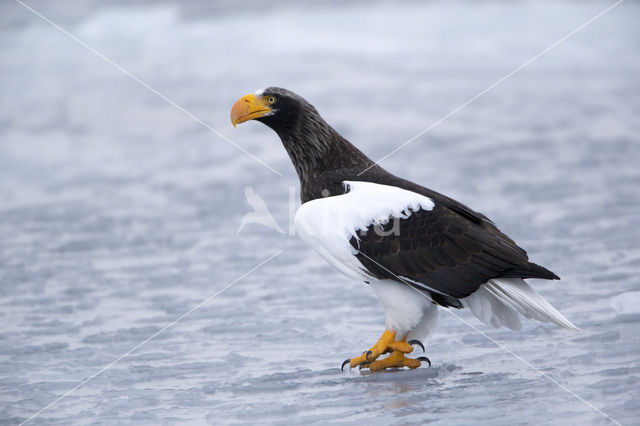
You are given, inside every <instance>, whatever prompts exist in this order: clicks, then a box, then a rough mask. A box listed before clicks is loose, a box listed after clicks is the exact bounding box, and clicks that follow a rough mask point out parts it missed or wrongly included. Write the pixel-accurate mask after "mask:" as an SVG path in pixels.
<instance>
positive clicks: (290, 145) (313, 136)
mask: <svg viewBox="0 0 640 426" xmlns="http://www.w3.org/2000/svg"><path fill="white" fill-rule="evenodd" d="M287 124H288V125H286V126H278V127H275V128H274V130H275V131H276V133H278V136H280V139H281V140H282V144H283V145H284V147H285V149H286V150H287V153H288V154H289V157H290V158H291V161H292V162H293V166H294V167H295V169H296V172H297V173H298V177H299V178H300V187H301V196H302V199H303V201H306V200H308V199H313V198H317V197H319V196H321V195H320V192H321V191H322V189H323V188H320V187H319V185H321V184H322V176H324V175H326V174H327V173H328V172H329V173H330V172H332V171H336V170H344V169H353V170H360V171H363V170H365V169H366V168H368V167H369V166H371V165H372V164H373V161H372V160H371V159H370V158H369V157H367V156H366V155H365V154H364V153H362V151H360V150H359V149H358V148H356V147H355V146H353V145H352V144H351V143H350V142H349V141H348V140H346V139H345V138H343V137H342V136H340V134H339V133H338V132H337V131H335V129H333V127H331V126H330V125H329V124H327V122H326V121H324V119H323V118H322V117H320V115H319V114H318V113H317V112H316V111H315V108H313V107H310V108H305V110H303V111H302V113H301V114H299V115H298V117H296V119H294V120H289V122H288V123H287ZM316 192H318V194H316Z"/></svg>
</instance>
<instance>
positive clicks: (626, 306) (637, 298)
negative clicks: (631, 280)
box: [611, 291, 640, 314]
mask: <svg viewBox="0 0 640 426" xmlns="http://www.w3.org/2000/svg"><path fill="white" fill-rule="evenodd" d="M611 306H613V309H615V310H616V311H618V312H619V313H621V314H640V291H630V292H628V293H622V294H619V295H617V296H614V297H612V298H611Z"/></svg>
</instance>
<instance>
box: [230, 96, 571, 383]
mask: <svg viewBox="0 0 640 426" xmlns="http://www.w3.org/2000/svg"><path fill="white" fill-rule="evenodd" d="M249 120H257V121H259V122H262V123H264V124H265V125H267V126H268V127H270V128H271V129H273V130H274V131H275V132H276V133H277V135H278V136H279V137H280V139H281V140H282V144H283V145H284V148H285V149H286V151H287V153H288V155H289V157H290V158H291V161H292V163H293V166H294V167H295V170H296V172H297V175H298V178H299V180H300V197H301V201H302V204H301V206H300V207H299V208H298V210H297V211H296V214H295V230H296V233H297V234H298V235H299V236H300V237H301V238H302V239H303V240H304V241H306V242H307V243H308V244H309V245H310V246H311V247H312V248H313V249H314V250H315V251H316V252H318V253H319V254H320V255H321V256H322V257H323V258H324V259H326V260H327V261H328V262H329V263H330V264H331V265H332V266H334V267H335V268H336V269H337V270H338V271H340V272H342V273H343V274H344V275H346V276H347V277H349V278H352V279H355V280H359V281H363V282H365V283H367V284H369V285H370V286H371V287H372V288H373V290H374V292H375V294H376V296H377V297H378V299H379V300H380V302H381V304H382V306H383V307H384V311H385V330H384V332H383V334H382V336H381V337H380V338H379V339H378V341H377V342H376V343H375V344H374V345H373V346H372V347H371V348H369V349H368V350H366V351H364V352H363V353H362V355H359V356H355V357H353V358H348V359H347V360H345V361H344V363H343V364H342V368H343V369H344V366H345V365H346V364H349V366H350V367H351V368H354V367H359V368H361V369H362V368H366V369H369V370H372V371H375V370H384V369H387V368H403V367H408V368H411V369H413V368H418V367H420V365H421V363H422V362H428V364H429V366H430V365H431V361H430V360H429V359H428V358H427V357H417V358H411V357H408V356H407V355H408V354H410V353H411V352H413V350H414V346H420V347H421V348H422V350H423V352H424V345H423V344H422V340H424V339H425V338H426V337H427V336H428V335H429V333H430V331H431V330H432V328H433V326H434V325H435V322H436V318H437V314H438V309H439V308H438V307H441V308H454V309H460V308H468V309H470V310H471V312H472V313H473V314H474V315H475V316H476V317H478V318H479V319H480V320H481V321H482V322H484V323H487V324H491V325H493V326H494V327H496V328H499V327H501V326H506V327H508V328H510V329H513V330H519V329H520V328H521V327H522V324H521V322H520V318H519V317H520V315H522V316H524V317H527V318H531V319H535V320H538V321H543V322H553V323H555V324H557V325H559V326H562V327H565V328H567V329H572V330H578V328H577V327H576V326H575V325H573V324H572V323H571V322H570V321H569V320H567V319H566V318H565V317H564V316H563V315H562V314H561V313H560V312H558V311H557V310H556V309H555V308H554V307H553V306H551V304H550V303H549V302H548V301H547V300H545V299H544V298H543V297H542V296H541V295H540V294H538V293H537V292H536V291H535V290H533V288H531V286H529V284H527V282H525V281H524V279H526V278H539V279H546V280H559V279H560V278H559V277H558V276H557V275H556V274H554V273H553V272H551V271H550V270H548V269H546V268H544V267H542V266H540V265H537V264H535V263H532V262H530V261H529V259H528V256H527V253H526V252H525V251H524V250H523V249H522V248H520V247H519V246H518V245H517V244H516V243H515V242H514V241H513V240H512V239H511V238H509V237H508V236H507V235H505V234H504V233H502V232H501V231H500V230H499V229H498V228H497V227H496V225H495V224H494V223H493V222H492V221H491V220H489V219H488V218H487V217H486V216H485V215H483V214H481V213H478V212H476V211H475V210H473V209H471V208H470V207H467V206H466V205H464V204H462V203H460V202H458V201H456V200H453V199H451V198H449V197H447V196H445V195H442V194H440V193H438V192H436V191H433V190H431V189H428V188H425V187H424V186H421V185H419V184H417V183H414V182H411V181H408V180H405V179H402V178H400V177H398V176H395V175H393V174H391V173H389V172H387V171H386V170H384V169H383V168H382V167H380V166H379V165H378V164H376V163H375V162H374V161H372V160H371V159H370V158H369V157H367V156H366V155H365V154H364V153H363V152H362V151H360V150H359V149H358V148H356V147H355V146H354V145H353V144H351V143H350V142H349V141H348V140H346V139H345V138H344V137H342V136H341V135H340V134H339V133H338V132H337V131H336V130H335V129H334V128H333V127H331V126H330V125H329V124H327V122H326V121H325V120H324V119H323V118H322V117H321V116H320V114H319V113H318V111H317V110H316V108H315V107H313V105H311V104H310V103H309V102H307V101H306V100H305V99H303V98H302V97H301V96H299V95H297V94H295V93H293V92H291V91H289V90H286V89H283V88H279V87H268V88H266V89H262V90H258V91H257V92H255V93H252V94H248V95H245V96H243V97H242V98H240V99H239V100H238V101H237V102H236V103H235V104H234V105H233V107H232V109H231V122H232V124H233V126H234V127H235V126H236V125H237V124H239V123H243V122H246V121H249ZM385 355H386V356H385Z"/></svg>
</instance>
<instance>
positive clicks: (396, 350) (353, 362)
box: [342, 330, 431, 370]
mask: <svg viewBox="0 0 640 426" xmlns="http://www.w3.org/2000/svg"><path fill="white" fill-rule="evenodd" d="M411 344H417V345H420V346H421V347H422V350H424V346H422V343H420V342H418V341H417V340H412V341H411V342H407V341H406V337H405V338H403V339H402V340H399V341H396V332H395V331H390V330H385V332H384V333H382V336H380V338H379V339H378V341H377V342H376V344H375V345H373V346H372V347H371V349H369V350H368V351H365V352H363V354H362V355H360V356H357V357H355V358H351V359H347V360H345V362H343V363H342V368H344V366H345V365H346V364H347V363H348V364H349V366H350V367H351V368H353V367H357V366H360V367H361V368H363V367H364V368H370V369H372V370H373V369H374V368H371V366H372V365H376V366H378V367H377V368H375V369H376V370H381V369H383V368H389V367H405V366H406V367H410V368H417V367H419V366H420V360H421V359H420V358H418V359H416V360H412V359H410V358H406V357H405V356H404V354H408V353H411V352H412V351H413V346H411ZM389 352H391V355H389V356H388V357H387V358H385V359H384V360H381V361H379V362H380V363H382V364H378V363H377V362H375V361H376V359H378V357H379V356H380V355H382V354H386V353H389ZM387 360H389V361H387ZM423 360H427V361H428V359H427V358H424V359H423ZM399 363H400V364H399ZM387 364H388V365H387ZM391 364H393V365H391ZM396 364H398V365H396ZM382 365H384V366H382ZM429 365H431V363H429Z"/></svg>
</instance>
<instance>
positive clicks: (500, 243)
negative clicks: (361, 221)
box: [350, 202, 557, 307]
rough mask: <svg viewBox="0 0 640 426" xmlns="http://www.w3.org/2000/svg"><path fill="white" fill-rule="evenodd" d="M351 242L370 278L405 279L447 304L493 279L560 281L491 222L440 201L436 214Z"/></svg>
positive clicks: (422, 213) (378, 228)
mask: <svg viewBox="0 0 640 426" xmlns="http://www.w3.org/2000/svg"><path fill="white" fill-rule="evenodd" d="M394 228H395V229H394ZM350 243H351V245H352V246H353V247H354V249H356V250H357V251H358V253H357V254H356V256H357V257H358V259H359V260H360V262H361V263H362V264H363V265H364V267H365V268H366V269H367V270H368V271H369V273H371V274H373V275H374V276H376V277H377V278H380V279H383V278H389V279H395V280H398V277H400V278H401V279H403V280H404V281H405V282H409V283H411V285H413V286H415V287H417V288H421V289H423V290H426V291H429V292H430V293H431V294H432V297H433V298H434V300H435V301H436V302H438V303H441V304H443V305H453V306H457V305H459V302H457V301H455V300H454V301H451V300H450V298H454V299H460V298H464V297H467V296H469V295H470V294H471V293H473V292H474V291H476V290H477V289H478V288H479V287H480V285H482V284H484V283H486V282H487V281H488V280H489V279H492V278H546V279H554V278H555V279H557V276H556V275H555V274H553V273H552V272H550V271H548V270H547V269H545V268H543V267H541V266H539V265H536V264H534V263H530V262H529V261H528V259H527V254H526V252H525V251H524V250H522V249H521V248H520V247H518V246H517V245H516V244H515V243H514V242H513V241H512V240H511V239H510V238H508V237H506V236H505V235H504V234H503V233H501V232H500V231H499V230H498V229H497V228H496V227H495V226H494V225H493V224H492V223H490V222H482V223H476V222H473V221H470V220H468V219H467V218H465V217H464V216H461V215H460V214H458V213H457V212H455V211H453V210H451V209H449V208H448V207H445V206H443V205H441V204H439V203H437V202H436V203H435V207H434V208H433V209H431V210H424V209H421V210H418V211H414V212H412V213H411V215H410V216H409V217H407V218H394V217H389V221H388V223H387V224H385V225H375V224H371V225H369V226H368V227H367V228H366V229H360V230H359V231H358V232H357V233H356V235H355V236H353V237H352V238H351V240H350ZM434 293H435V294H434ZM439 296H444V297H439ZM458 307H460V306H458Z"/></svg>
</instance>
